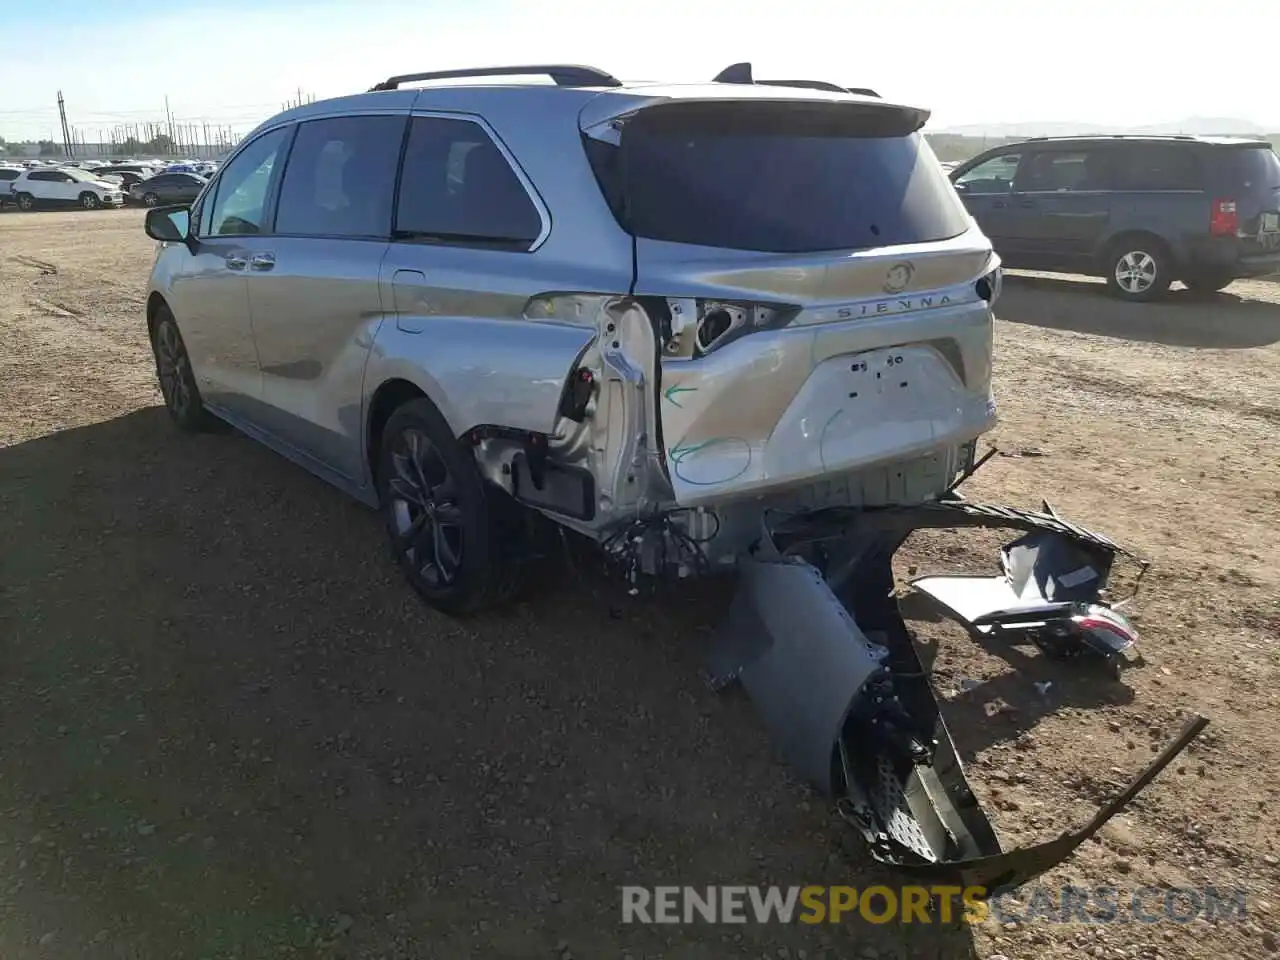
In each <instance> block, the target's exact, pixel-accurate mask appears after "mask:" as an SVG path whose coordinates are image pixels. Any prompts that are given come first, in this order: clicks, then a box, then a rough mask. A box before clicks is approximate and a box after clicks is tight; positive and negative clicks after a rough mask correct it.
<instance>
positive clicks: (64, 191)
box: [0, 164, 208, 210]
mask: <svg viewBox="0 0 1280 960" xmlns="http://www.w3.org/2000/svg"><path fill="white" fill-rule="evenodd" d="M207 182H208V180H207V179H206V178H205V177H203V176H200V175H199V174H196V173H190V172H169V171H160V170H159V169H157V168H154V167H151V166H149V165H145V164H111V165H104V166H100V167H94V168H86V167H81V166H76V165H72V164H61V165H57V166H53V165H49V166H36V167H21V168H19V167H0V205H4V204H6V203H8V204H12V205H13V206H16V207H17V208H18V209H20V210H34V209H36V208H38V207H46V206H79V207H83V208H84V209H86V210H96V209H97V208H98V207H112V206H123V205H124V204H125V203H126V202H133V203H138V204H141V205H143V206H147V207H154V206H158V205H161V204H167V203H190V202H191V201H193V200H195V198H196V196H197V195H198V194H199V193H200V189H201V188H202V187H203V186H204V185H205V184H206V183H207Z"/></svg>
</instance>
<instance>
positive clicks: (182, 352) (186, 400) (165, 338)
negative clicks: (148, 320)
mask: <svg viewBox="0 0 1280 960" xmlns="http://www.w3.org/2000/svg"><path fill="white" fill-rule="evenodd" d="M151 352H152V354H153V355H154V356H155V361H156V379H157V380H159V381H160V392H161V393H162V394H163V395H164V406H165V409H166V410H168V411H169V416H170V417H171V418H172V419H173V422H174V423H175V424H177V425H178V427H179V429H181V430H185V431H187V432H188V433H199V432H201V431H204V430H207V429H209V428H210V427H211V426H212V425H213V417H212V415H211V414H210V413H209V411H207V410H206V409H205V408H204V400H203V399H202V398H201V397H200V388H199V387H198V386H197V385H196V378H195V374H194V373H193V372H192V370H191V358H190V357H189V356H188V355H187V345H186V343H184V342H183V339H182V332H181V331H180V330H179V329H178V324H177V322H176V321H175V320H174V319H173V314H172V313H171V312H170V311H169V308H168V307H164V306H162V307H160V308H159V309H158V310H157V311H156V316H155V320H154V322H153V323H152V324H151Z"/></svg>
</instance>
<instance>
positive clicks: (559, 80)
mask: <svg viewBox="0 0 1280 960" xmlns="http://www.w3.org/2000/svg"><path fill="white" fill-rule="evenodd" d="M461 77H550V78H551V80H552V82H554V83H555V85H556V86H558V87H620V86H622V81H621V80H619V79H618V78H617V77H614V76H612V75H611V74H608V73H605V72H604V71H603V70H598V69H596V68H595V67H586V66H582V65H581V64H575V63H550V64H547V63H543V64H534V65H528V66H515V67H468V68H466V69H462V70H431V71H428V72H426V73H404V74H400V75H399V76H395V77H390V78H388V79H386V80H383V81H382V82H381V83H379V84H376V85H374V86H373V87H370V88H369V92H370V93H373V92H375V91H378V90H397V89H399V87H400V84H402V83H414V82H416V81H419V80H455V79H459V78H461Z"/></svg>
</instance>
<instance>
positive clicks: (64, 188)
mask: <svg viewBox="0 0 1280 960" xmlns="http://www.w3.org/2000/svg"><path fill="white" fill-rule="evenodd" d="M9 192H10V193H11V194H12V195H13V200H14V202H15V203H17V205H18V209H19V210H34V209H35V208H36V207H40V206H71V205H75V206H78V207H83V208H84V209H86V210H96V209H98V208H99V207H121V206H124V191H123V190H122V189H121V187H120V184H118V183H111V182H109V181H107V180H103V179H101V178H100V177H98V176H96V175H95V174H92V173H89V172H88V171H85V170H81V169H79V168H77V167H41V168H38V169H35V170H26V171H24V172H23V173H22V174H21V176H19V177H18V178H17V179H16V180H12V181H10V183H9Z"/></svg>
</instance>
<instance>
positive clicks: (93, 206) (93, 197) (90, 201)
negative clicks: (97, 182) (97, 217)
mask: <svg viewBox="0 0 1280 960" xmlns="http://www.w3.org/2000/svg"><path fill="white" fill-rule="evenodd" d="M80 206H81V207H83V208H84V209H85V210H97V209H98V208H99V207H100V206H102V201H101V200H100V199H98V195H97V194H96V193H90V192H89V191H88V190H86V191H85V192H84V193H82V194H80Z"/></svg>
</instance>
